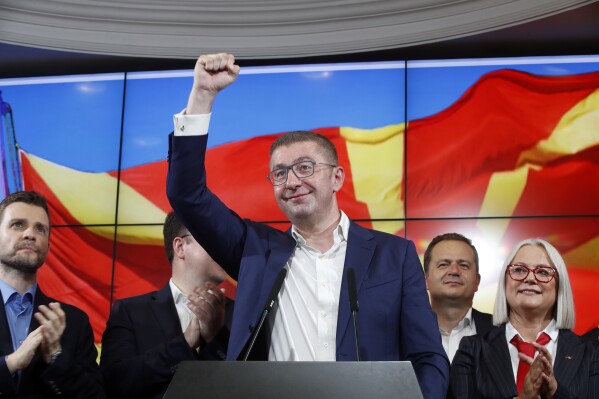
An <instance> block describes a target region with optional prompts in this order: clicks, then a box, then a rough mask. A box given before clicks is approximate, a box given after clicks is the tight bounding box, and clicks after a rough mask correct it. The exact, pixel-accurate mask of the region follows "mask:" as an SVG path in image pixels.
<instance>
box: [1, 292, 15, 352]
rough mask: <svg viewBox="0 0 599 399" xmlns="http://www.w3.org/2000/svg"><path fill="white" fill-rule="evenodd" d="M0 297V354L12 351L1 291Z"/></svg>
mask: <svg viewBox="0 0 599 399" xmlns="http://www.w3.org/2000/svg"><path fill="white" fill-rule="evenodd" d="M0 299H2V306H0V355H10V354H11V353H12V352H13V347H12V337H11V335H10V327H9V326H8V318H7V317H6V310H5V309H4V298H3V297H2V293H0Z"/></svg>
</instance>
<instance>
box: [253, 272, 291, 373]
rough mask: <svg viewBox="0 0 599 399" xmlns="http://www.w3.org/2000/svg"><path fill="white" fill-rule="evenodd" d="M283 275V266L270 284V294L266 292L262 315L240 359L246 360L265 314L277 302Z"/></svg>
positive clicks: (285, 273) (284, 273)
mask: <svg viewBox="0 0 599 399" xmlns="http://www.w3.org/2000/svg"><path fill="white" fill-rule="evenodd" d="M285 276H287V269H284V268H283V269H281V271H279V274H277V277H276V278H275V282H274V284H273V285H272V288H271V289H270V294H268V297H267V298H266V303H265V304H264V310H262V316H261V317H260V320H259V321H258V325H257V327H256V329H255V330H254V332H253V333H252V336H251V338H250V344H249V346H248V349H247V351H246V352H245V355H244V356H243V359H242V360H243V361H246V360H248V357H249V356H250V352H251V351H252V348H253V347H254V344H255V343H256V338H258V334H259V333H260V330H261V329H262V325H263V324H264V320H266V316H268V313H269V312H270V311H271V310H272V308H273V306H275V303H276V302H277V296H278V295H279V291H281V287H282V286H283V281H284V280H285Z"/></svg>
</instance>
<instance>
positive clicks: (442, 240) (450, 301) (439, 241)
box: [424, 233, 493, 362]
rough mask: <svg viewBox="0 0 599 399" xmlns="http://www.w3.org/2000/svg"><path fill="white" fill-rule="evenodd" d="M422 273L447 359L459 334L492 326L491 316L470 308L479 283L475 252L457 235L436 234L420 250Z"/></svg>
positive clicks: (473, 333) (454, 346)
mask: <svg viewBox="0 0 599 399" xmlns="http://www.w3.org/2000/svg"><path fill="white" fill-rule="evenodd" d="M424 274H425V277H426V288H427V289H428V291H429V293H430V297H431V306H432V308H433V311H434V312H435V313H436V314H437V322H438V323H439V332H440V333H441V340H442V342H443V348H444V349H445V352H447V356H448V357H449V361H450V362H451V361H452V360H453V356H454V355H455V353H456V351H457V349H458V346H459V345H460V340H461V339H462V337H465V336H468V335H475V334H479V335H484V334H485V333H486V332H487V331H489V330H490V329H491V327H493V316H492V315H490V314H487V313H481V312H479V311H478V310H476V309H473V308H472V300H473V298H474V293H475V292H476V291H478V284H479V283H480V274H479V269H478V252H477V251H476V248H475V247H474V245H472V241H471V240H470V239H468V238H466V237H464V236H463V235H461V234H458V233H447V234H442V235H439V236H437V237H435V238H433V240H432V241H431V243H430V244H429V246H428V247H427V248H426V251H425V252H424Z"/></svg>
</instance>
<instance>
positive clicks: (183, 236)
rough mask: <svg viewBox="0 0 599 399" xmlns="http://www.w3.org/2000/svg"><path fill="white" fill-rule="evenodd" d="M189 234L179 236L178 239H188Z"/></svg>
mask: <svg viewBox="0 0 599 399" xmlns="http://www.w3.org/2000/svg"><path fill="white" fill-rule="evenodd" d="M190 235H191V234H189V233H188V234H183V235H182V236H179V238H185V237H189V236H190Z"/></svg>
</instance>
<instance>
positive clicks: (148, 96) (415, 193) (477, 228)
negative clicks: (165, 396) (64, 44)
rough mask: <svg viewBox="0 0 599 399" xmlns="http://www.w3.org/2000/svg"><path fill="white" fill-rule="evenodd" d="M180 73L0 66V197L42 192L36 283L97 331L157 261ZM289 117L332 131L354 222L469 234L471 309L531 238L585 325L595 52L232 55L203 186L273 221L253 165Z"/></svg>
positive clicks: (593, 183)
mask: <svg viewBox="0 0 599 399" xmlns="http://www.w3.org/2000/svg"><path fill="white" fill-rule="evenodd" d="M190 66H191V65H190ZM192 73H193V72H192V71H191V70H186V71H170V72H155V73H154V72H143V73H122V74H101V75H85V76H67V77H47V78H28V79H25V78H23V79H4V80H2V79H0V97H1V100H2V108H1V109H2V114H3V117H2V119H1V123H2V136H3V137H2V140H1V144H2V148H1V151H2V159H3V164H2V165H3V173H2V175H3V177H2V178H3V180H2V183H3V190H4V191H3V194H0V197H4V196H5V195H6V193H7V192H12V191H14V190H16V189H23V188H24V189H28V190H36V191H38V192H40V193H42V194H44V195H45V196H46V197H47V198H48V199H49V202H50V208H51V218H52V227H53V228H52V233H51V249H50V252H49V255H48V258H47V260H46V264H45V265H44V266H43V267H42V269H40V274H39V283H40V286H41V288H42V289H43V290H44V291H45V293H46V294H48V295H50V296H52V297H54V298H56V299H59V300H62V301H65V302H68V303H72V304H75V305H77V306H79V307H81V308H82V309H83V310H85V311H86V312H87V313H88V314H89V316H90V319H91V322H92V327H93V329H94V333H95V337H96V341H97V342H99V341H100V340H101V334H102V332H103V330H104V326H105V322H106V319H107V317H108V313H109V310H110V306H111V303H112V302H114V301H115V300H116V299H119V298H123V297H128V296H132V295H137V294H141V293H145V292H148V291H151V290H156V289H159V288H160V287H162V286H163V285H164V284H166V283H167V281H168V278H169V276H170V266H169V265H168V261H167V259H166V256H165V254H164V249H163V246H162V223H163V221H164V218H165V216H166V214H167V213H168V212H169V211H170V205H169V203H168V200H167V199H166V195H165V182H166V170H167V164H166V157H167V150H168V145H167V136H168V134H169V133H170V132H171V131H172V115H173V114H175V113H177V112H179V111H181V110H182V109H183V108H184V107H185V104H186V102H187V95H188V93H189V89H190V87H191V83H192V76H193V74H192ZM292 130H315V131H318V132H320V133H323V134H325V135H327V136H328V137H329V138H331V140H333V141H334V142H335V144H336V145H337V148H338V150H339V155H340V163H341V164H342V165H343V166H344V167H345V169H346V173H347V180H346V183H345V186H344V188H343V190H342V191H341V192H340V193H339V197H338V198H339V202H340V206H341V208H342V209H343V210H344V211H345V212H346V213H347V214H348V215H349V217H350V218H352V219H354V220H356V221H358V222H359V223H360V224H361V225H364V226H366V227H370V228H374V229H377V230H381V231H386V232H389V233H392V234H397V235H400V236H403V237H406V238H408V239H410V240H413V241H414V242H415V244H416V247H417V249H418V251H419V253H420V255H421V256H422V253H423V252H424V250H425V248H426V246H427V245H428V243H429V242H430V240H431V239H432V238H433V237H434V236H435V235H438V234H442V233H446V232H454V231H455V232H459V233H462V234H464V235H466V236H467V237H470V238H472V239H473V241H474V244H475V245H476V247H477V248H478V250H479V253H480V257H481V277H482V280H481V286H480V288H479V291H478V293H477V294H476V296H475V307H477V308H478V309H480V310H483V311H487V312H492V308H493V301H494V298H495V291H496V286H497V283H498V281H500V276H499V271H500V267H501V263H502V262H503V260H504V257H505V256H506V255H507V253H508V252H509V251H510V249H511V248H512V246H513V245H514V244H515V243H516V242H518V241H520V240H521V239H524V238H529V237H543V238H545V239H547V240H548V241H550V242H551V243H553V244H554V245H555V246H556V247H557V248H558V249H559V250H560V252H561V253H562V255H563V256H564V258H565V259H566V264H567V265H568V271H569V275H570V278H571V281H572V286H573V290H574V300H575V307H576V312H577V315H576V316H577V322H576V328H575V331H576V332H578V333H583V332H585V331H587V330H589V329H590V328H592V327H595V326H597V325H598V324H599V314H598V313H597V312H596V310H595V309H594V304H595V303H596V302H597V295H596V294H595V293H594V290H595V289H596V288H595V286H596V285H597V284H599V183H597V181H598V179H597V176H599V56H586V57H552V58H546V57H545V58H509V59H480V60H445V61H398V62H377V63H354V64H326V65H303V66H277V67H248V68H242V72H241V75H240V77H239V79H238V81H237V82H236V83H235V84H234V85H232V86H230V87H229V88H227V89H226V90H225V91H223V92H222V93H221V94H220V96H219V98H218V99H217V101H216V103H215V106H214V108H213V115H212V120H211V127H210V135H209V150H208V155H207V163H208V165H207V173H208V185H209V186H210V187H211V189H212V190H213V191H214V192H216V193H217V194H218V195H219V196H220V197H221V199H223V200H224V202H225V203H227V204H228V205H229V206H230V207H231V208H232V209H234V210H235V211H236V212H237V213H238V214H240V215H241V216H242V217H247V218H251V219H253V220H257V221H264V222H267V223H270V224H271V225H273V226H275V227H277V228H280V229H287V228H288V227H289V223H288V222H287V221H286V219H285V217H284V215H283V214H282V212H281V211H280V210H279V209H278V207H277V205H276V203H275V201H274V197H273V193H272V186H271V185H270V184H269V183H268V181H267V180H266V178H265V176H266V174H267V173H268V148H269V145H270V143H271V142H272V140H273V138H274V137H276V136H277V135H280V134H282V133H284V132H287V131H292ZM227 284H229V285H230V287H231V288H232V289H229V290H228V292H229V293H230V295H232V296H233V295H234V287H235V282H233V281H228V282H227Z"/></svg>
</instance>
